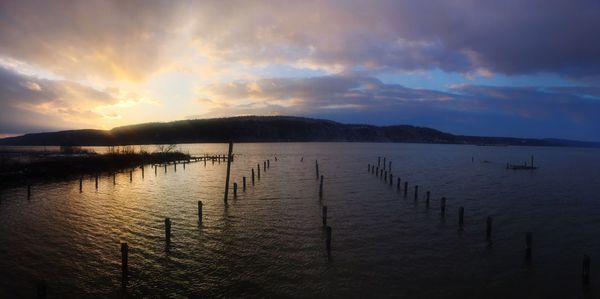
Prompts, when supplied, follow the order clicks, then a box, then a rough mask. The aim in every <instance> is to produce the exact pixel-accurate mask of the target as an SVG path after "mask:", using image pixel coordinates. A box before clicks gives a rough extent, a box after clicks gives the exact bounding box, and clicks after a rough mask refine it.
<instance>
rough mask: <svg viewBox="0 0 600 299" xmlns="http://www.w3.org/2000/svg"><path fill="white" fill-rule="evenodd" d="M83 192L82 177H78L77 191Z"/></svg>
mask: <svg viewBox="0 0 600 299" xmlns="http://www.w3.org/2000/svg"><path fill="white" fill-rule="evenodd" d="M81 192H83V177H82V176H81V177H79V193H81Z"/></svg>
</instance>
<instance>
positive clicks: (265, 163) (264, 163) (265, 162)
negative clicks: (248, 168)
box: [263, 161, 267, 171]
mask: <svg viewBox="0 0 600 299" xmlns="http://www.w3.org/2000/svg"><path fill="white" fill-rule="evenodd" d="M263 169H264V170H265V171H267V161H263Z"/></svg>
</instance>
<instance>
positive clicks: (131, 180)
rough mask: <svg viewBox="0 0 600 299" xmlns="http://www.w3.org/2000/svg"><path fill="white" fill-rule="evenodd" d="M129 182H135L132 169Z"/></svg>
mask: <svg viewBox="0 0 600 299" xmlns="http://www.w3.org/2000/svg"><path fill="white" fill-rule="evenodd" d="M129 182H130V183H131V182H133V171H132V170H130V171H129Z"/></svg>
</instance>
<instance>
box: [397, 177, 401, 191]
mask: <svg viewBox="0 0 600 299" xmlns="http://www.w3.org/2000/svg"><path fill="white" fill-rule="evenodd" d="M396 191H400V177H398V183H396Z"/></svg>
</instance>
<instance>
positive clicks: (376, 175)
mask: <svg viewBox="0 0 600 299" xmlns="http://www.w3.org/2000/svg"><path fill="white" fill-rule="evenodd" d="M375 177H379V166H377V169H376V170H375Z"/></svg>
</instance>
